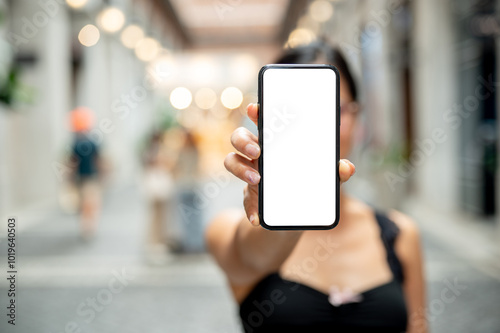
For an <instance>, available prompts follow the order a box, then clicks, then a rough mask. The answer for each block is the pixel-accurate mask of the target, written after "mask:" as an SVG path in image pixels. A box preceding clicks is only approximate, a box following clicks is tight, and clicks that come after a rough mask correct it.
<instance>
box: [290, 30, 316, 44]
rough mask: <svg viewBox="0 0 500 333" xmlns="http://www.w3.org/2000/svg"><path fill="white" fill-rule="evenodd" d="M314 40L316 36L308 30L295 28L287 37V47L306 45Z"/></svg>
mask: <svg viewBox="0 0 500 333" xmlns="http://www.w3.org/2000/svg"><path fill="white" fill-rule="evenodd" d="M315 39H316V34H315V33H314V32H312V31H311V30H309V29H304V28H297V29H295V30H293V31H292V32H291V33H290V35H289V36H288V42H287V44H286V46H287V47H291V48H294V47H297V46H301V45H307V44H309V43H311V42H313V41H314V40H315Z"/></svg>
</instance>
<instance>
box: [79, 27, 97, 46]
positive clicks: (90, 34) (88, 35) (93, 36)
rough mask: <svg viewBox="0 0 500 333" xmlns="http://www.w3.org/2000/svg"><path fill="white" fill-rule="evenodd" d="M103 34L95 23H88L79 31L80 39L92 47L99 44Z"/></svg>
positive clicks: (82, 42) (83, 43)
mask: <svg viewBox="0 0 500 333" xmlns="http://www.w3.org/2000/svg"><path fill="white" fill-rule="evenodd" d="M100 37H101V34H100V33H99V29H97V27H96V26H95V25H92V24H87V25H86V26H84V27H83V28H82V29H81V30H80V32H79V33H78V40H79V41H80V43H81V44H82V45H84V46H87V47H90V46H94V45H95V44H97V42H98V41H99V38H100Z"/></svg>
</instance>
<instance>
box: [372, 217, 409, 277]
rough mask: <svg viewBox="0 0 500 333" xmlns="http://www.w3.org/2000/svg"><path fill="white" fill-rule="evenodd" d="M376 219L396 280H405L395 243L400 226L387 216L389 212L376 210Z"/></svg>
mask: <svg viewBox="0 0 500 333" xmlns="http://www.w3.org/2000/svg"><path fill="white" fill-rule="evenodd" d="M375 219H376V220H377V223H378V225H379V227H380V238H381V239H382V243H383V244H384V247H385V250H386V252H387V262H388V264H389V267H390V269H391V271H392V274H393V276H394V278H395V279H396V280H398V281H399V282H403V278H404V276H403V267H402V266H401V262H400V261H399V258H398V256H397V254H396V251H395V250H394V243H395V241H396V238H397V236H398V235H399V228H398V226H397V225H396V224H395V223H394V222H393V221H392V220H391V219H389V217H388V216H387V214H385V213H383V212H381V211H377V210H375Z"/></svg>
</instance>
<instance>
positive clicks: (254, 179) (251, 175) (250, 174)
mask: <svg viewBox="0 0 500 333" xmlns="http://www.w3.org/2000/svg"><path fill="white" fill-rule="evenodd" d="M246 176H247V179H248V180H249V181H250V183H252V184H254V185H255V184H257V183H258V182H259V180H260V175H259V174H258V173H257V172H254V171H247V172H246Z"/></svg>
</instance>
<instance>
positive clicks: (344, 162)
mask: <svg viewBox="0 0 500 333" xmlns="http://www.w3.org/2000/svg"><path fill="white" fill-rule="evenodd" d="M340 163H341V164H342V165H343V168H348V169H351V167H350V166H349V164H347V162H346V161H344V160H340Z"/></svg>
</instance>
